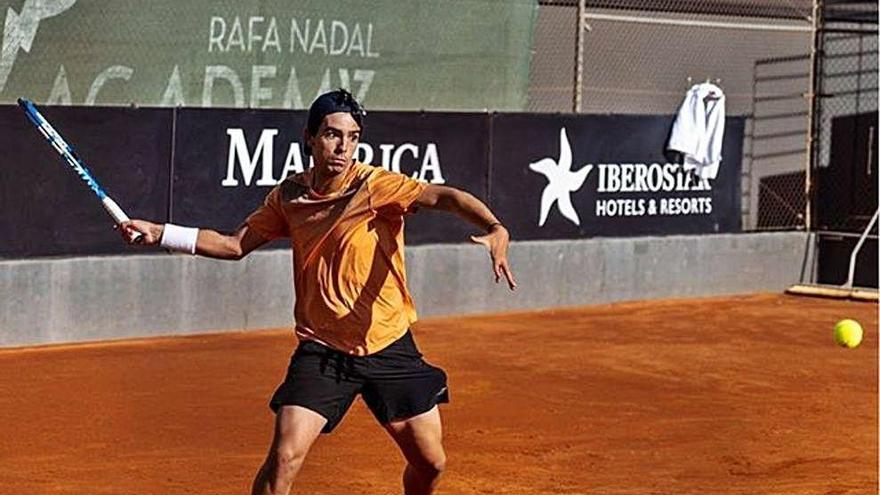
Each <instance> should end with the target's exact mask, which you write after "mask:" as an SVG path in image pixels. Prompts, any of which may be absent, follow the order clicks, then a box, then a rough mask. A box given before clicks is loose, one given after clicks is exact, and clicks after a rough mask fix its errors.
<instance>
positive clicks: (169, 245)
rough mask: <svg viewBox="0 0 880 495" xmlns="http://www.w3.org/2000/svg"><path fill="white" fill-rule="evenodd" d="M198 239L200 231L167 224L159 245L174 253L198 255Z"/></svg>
mask: <svg viewBox="0 0 880 495" xmlns="http://www.w3.org/2000/svg"><path fill="white" fill-rule="evenodd" d="M198 237H199V229H195V228H192V227H181V226H180V225H174V224H173V223H166V224H165V229H164V230H163V231H162V239H161V240H160V241H159V245H160V246H162V247H163V248H165V249H170V250H172V251H180V252H182V253H189V254H196V239H198Z"/></svg>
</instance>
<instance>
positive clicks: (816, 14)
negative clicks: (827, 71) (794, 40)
mask: <svg viewBox="0 0 880 495" xmlns="http://www.w3.org/2000/svg"><path fill="white" fill-rule="evenodd" d="M811 18H812V19H811V20H812V21H813V43H812V46H811V48H810V92H809V93H808V94H807V97H808V98H809V105H808V106H807V112H808V114H807V119H808V130H807V152H806V163H805V170H804V228H805V229H806V230H807V231H808V232H809V231H811V230H813V206H814V203H813V192H814V191H815V190H816V188H815V187H813V171H814V170H816V167H818V166H819V163H818V156H819V153H818V150H819V147H818V146H817V143H816V141H817V140H818V138H819V126H820V125H821V124H820V122H819V110H820V108H819V96H820V95H819V94H820V92H821V87H820V86H821V80H822V77H821V63H822V57H821V52H822V29H821V27H822V0H813V14H812V16H811Z"/></svg>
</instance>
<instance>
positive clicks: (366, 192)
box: [122, 90, 516, 495]
mask: <svg viewBox="0 0 880 495" xmlns="http://www.w3.org/2000/svg"><path fill="white" fill-rule="evenodd" d="M364 120H365V112H364V111H363V109H362V107H361V106H360V104H359V103H358V102H357V101H356V100H355V99H354V98H353V97H352V95H351V94H349V93H348V92H347V91H344V90H338V91H332V92H329V93H325V94H323V95H321V96H320V97H318V99H317V100H315V102H314V103H313V104H312V106H311V108H310V109H309V115H308V124H307V127H306V129H305V130H304V136H303V137H304V140H305V143H306V150H307V152H309V153H311V155H312V156H313V158H314V167H313V168H311V169H310V170H308V171H306V172H304V173H301V174H297V175H294V176H291V177H288V178H287V179H286V180H284V181H283V182H282V183H281V184H279V185H278V186H277V187H275V188H274V189H272V191H271V192H269V194H268V195H267V196H266V199H265V201H264V202H263V204H262V206H260V207H259V208H257V209H256V210H255V211H254V212H253V213H251V214H250V216H248V218H247V219H246V220H245V222H244V224H243V225H242V226H241V227H240V228H239V229H238V230H237V231H236V232H235V233H233V234H231V235H225V234H222V233H219V232H216V231H214V230H208V229H196V228H189V227H182V226H178V225H173V224H164V225H159V224H154V223H150V222H146V221H143V220H132V221H130V222H127V223H125V224H123V226H122V230H123V235H124V237H125V238H126V239H128V238H129V237H130V236H131V235H132V234H133V233H134V232H135V231H137V232H140V233H141V234H143V236H144V239H143V243H144V244H147V245H154V244H160V245H161V246H163V247H166V248H168V249H173V250H177V251H182V252H186V253H190V254H199V255H202V256H208V257H211V258H221V259H241V258H242V257H244V256H245V255H247V254H248V253H250V252H251V251H253V250H254V249H256V248H258V247H260V246H261V245H263V244H265V243H266V242H268V241H270V240H272V239H277V238H281V237H288V238H290V243H291V248H292V249H293V285H294V289H295V291H296V304H295V307H294V316H295V319H296V327H295V328H296V334H297V336H298V338H299V345H298V347H297V348H296V351H295V352H294V353H293V357H292V358H291V360H290V366H289V368H288V370H287V376H286V378H285V379H284V381H283V382H282V383H281V385H280V386H279V387H278V389H277V390H276V392H275V394H274V395H273V396H272V398H271V400H270V402H269V405H270V407H271V408H272V410H273V411H274V412H275V414H276V421H275V435H274V439H273V441H272V445H271V447H270V449H269V453H268V456H267V458H266V460H265V462H264V464H263V465H262V467H261V468H260V470H259V472H258V473H257V475H256V478H255V480H254V482H253V489H252V493H253V494H261V495H262V494H273V495H277V494H288V493H290V489H291V487H292V485H293V481H294V478H295V476H296V474H297V472H298V471H299V469H300V467H301V466H302V463H303V460H304V459H305V457H306V454H307V453H308V451H309V448H310V447H311V446H312V444H313V443H314V442H315V440H316V439H317V438H318V436H319V434H320V433H330V432H331V431H333V429H334V428H335V427H336V426H337V425H338V424H339V422H340V421H341V420H342V417H343V416H344V415H345V413H346V411H347V410H348V408H349V406H350V405H351V404H352V402H353V401H354V399H355V397H356V396H357V395H358V394H360V395H361V396H362V397H363V399H364V401H365V402H366V404H367V406H368V407H369V409H370V411H371V412H372V413H373V415H374V416H375V417H376V419H377V420H378V421H379V423H381V424H382V425H383V427H384V428H385V429H386V430H387V431H388V433H389V434H390V435H391V437H392V438H393V439H394V440H395V442H396V443H397V445H398V446H399V447H400V449H401V451H402V452H403V454H404V456H405V458H406V460H407V466H406V468H405V469H404V472H403V486H404V493H406V494H407V495H416V494H428V493H432V492H433V489H434V487H435V486H436V484H437V481H438V479H439V477H440V474H441V473H442V472H443V470H444V466H445V464H446V454H445V452H444V449H443V444H442V426H441V421H440V412H439V409H438V407H437V405H438V404H440V403H444V402H448V400H449V392H448V389H447V386H446V374H445V373H444V372H443V370H441V369H440V368H437V367H435V366H432V365H430V364H428V363H427V362H425V361H424V360H423V359H422V354H421V353H420V352H419V350H418V347H417V346H416V343H415V341H414V340H413V336H412V333H411V332H410V330H409V329H410V326H411V325H412V323H413V322H415V321H416V311H415V307H414V305H413V300H412V298H411V297H410V294H409V291H408V289H407V285H406V271H405V267H404V255H403V249H404V241H403V224H404V216H405V215H406V214H407V213H410V212H412V211H413V209H414V208H415V207H425V208H433V209H439V210H445V211H449V212H452V213H455V214H457V215H458V216H460V217H461V218H463V219H464V220H467V221H469V222H470V223H472V224H474V225H475V226H476V227H477V228H479V229H481V230H483V231H484V232H485V233H484V234H482V235H479V236H473V237H471V240H472V241H473V242H476V243H479V244H482V245H484V246H485V247H486V248H487V249H488V251H489V255H490V256H491V258H492V269H493V271H494V276H495V281H496V283H497V282H499V281H500V280H501V278H504V279H505V280H506V282H507V284H508V285H509V287H510V289H511V290H513V289H515V288H516V281H515V279H514V276H513V272H512V271H511V268H510V266H509V264H508V261H507V246H508V242H509V234H508V232H507V230H506V229H505V228H504V226H503V225H502V224H501V223H500V222H499V221H498V219H497V218H496V217H495V215H493V214H492V212H491V211H490V210H489V208H488V207H486V205H485V204H483V203H482V202H481V201H480V200H478V199H477V198H475V197H474V196H472V195H470V194H468V193H466V192H463V191H460V190H457V189H454V188H451V187H446V186H437V185H428V184H424V183H422V182H418V181H416V180H414V179H411V178H409V177H407V176H405V175H402V174H398V173H392V172H388V171H386V170H383V169H382V168H379V167H373V166H370V165H366V164H363V163H359V162H357V161H355V160H354V158H353V157H354V153H355V149H356V148H357V145H358V142H359V141H360V138H361V135H362V133H363V130H364Z"/></svg>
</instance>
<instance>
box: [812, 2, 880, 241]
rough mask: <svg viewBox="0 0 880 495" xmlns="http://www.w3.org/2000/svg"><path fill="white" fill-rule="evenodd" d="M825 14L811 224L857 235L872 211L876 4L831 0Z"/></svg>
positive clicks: (874, 198) (818, 67)
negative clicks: (839, 2)
mask: <svg viewBox="0 0 880 495" xmlns="http://www.w3.org/2000/svg"><path fill="white" fill-rule="evenodd" d="M822 14H823V23H822V30H821V31H820V32H819V36H818V37H817V40H816V43H817V50H818V53H819V54H820V57H818V59H817V60H816V73H817V78H816V96H817V98H816V101H815V103H814V112H815V115H814V120H813V126H814V127H813V130H814V132H815V140H814V143H815V145H814V149H813V150H812V152H813V168H812V170H811V171H810V172H811V184H812V185H813V190H814V194H813V198H815V201H814V202H813V205H812V209H811V214H812V216H813V219H812V222H811V226H812V227H813V228H814V229H815V230H817V231H831V232H850V233H861V232H862V231H863V230H864V229H865V228H866V226H867V225H868V222H869V221H870V219H871V217H872V216H873V215H874V212H875V211H876V210H877V110H878V107H877V90H878V86H877V82H878V81H877V79H878V77H877V71H878V66H877V55H878V53H877V3H876V2H848V3H845V4H840V5H838V4H835V3H833V2H829V5H828V7H827V8H826V9H825V10H824V11H823V13H822Z"/></svg>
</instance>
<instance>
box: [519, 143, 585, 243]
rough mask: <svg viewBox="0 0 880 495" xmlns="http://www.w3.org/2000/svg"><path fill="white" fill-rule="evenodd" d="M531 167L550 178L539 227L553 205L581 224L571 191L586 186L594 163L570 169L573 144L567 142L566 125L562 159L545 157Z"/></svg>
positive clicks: (545, 191)
mask: <svg viewBox="0 0 880 495" xmlns="http://www.w3.org/2000/svg"><path fill="white" fill-rule="evenodd" d="M529 169H531V170H532V171H534V172H537V173H539V174H543V175H544V177H546V178H547V186H546V187H544V192H543V194H541V213H540V216H539V218H538V226H539V227H543V226H544V223H545V222H546V221H547V215H548V214H549V213H550V208H552V207H553V205H554V204H555V205H556V208H557V209H558V210H559V213H561V214H562V216H563V217H565V218H567V219H568V220H569V221H570V222H572V223H573V224H575V225H580V224H581V220H580V217H578V214H577V211H576V210H575V209H574V206H572V204H571V193H573V192H577V191H578V190H579V189H580V188H581V186H583V185H584V181H585V180H586V179H587V176H588V175H590V171H591V170H593V166H592V165H585V166H583V167H581V168H580V169H579V170H578V171H577V172H574V171H572V170H571V145H570V144H569V143H568V135H567V134H566V133H565V127H563V128H562V129H561V130H560V131H559V160H558V161H557V160H554V159H552V158H542V159H540V160H538V161H536V162H532V163H530V164H529Z"/></svg>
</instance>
